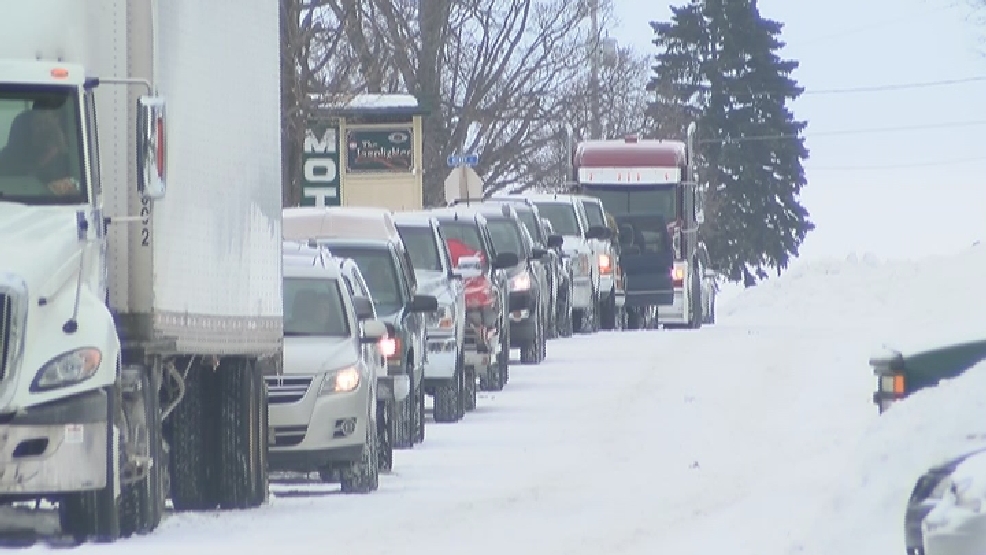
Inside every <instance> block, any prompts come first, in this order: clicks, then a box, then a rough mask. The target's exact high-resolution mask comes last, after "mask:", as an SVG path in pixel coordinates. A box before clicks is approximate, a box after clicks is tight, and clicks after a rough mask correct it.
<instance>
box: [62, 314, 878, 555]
mask: <svg viewBox="0 0 986 555" xmlns="http://www.w3.org/2000/svg"><path fill="white" fill-rule="evenodd" d="M834 340H835V338H831V337H828V338H825V341H819V337H817V332H815V331H811V330H807V331H806V330H799V329H797V328H794V329H791V328H788V329H784V328H781V327H756V326H749V325H738V326H732V325H729V324H728V323H726V324H722V325H720V326H717V327H713V328H705V329H702V330H699V331H673V332H672V331H666V332H661V331H640V332H633V333H600V334H597V335H594V336H589V337H576V338H572V339H562V340H557V341H553V342H551V344H550V346H549V349H550V350H549V358H548V360H547V361H546V362H545V363H544V364H543V365H541V366H537V367H527V366H521V365H514V366H513V367H512V369H511V380H510V383H509V384H508V385H507V387H506V389H505V391H503V392H502V393H497V394H489V395H486V396H484V398H481V400H480V404H479V408H478V409H477V411H476V412H475V413H471V414H469V415H468V416H467V417H466V419H464V420H463V421H462V422H461V423H459V424H454V425H430V426H429V427H428V429H427V434H428V437H427V440H426V441H425V443H424V444H422V445H420V446H418V447H416V448H415V449H414V450H413V451H405V452H400V453H398V458H397V460H396V465H395V472H394V474H393V475H390V476H384V477H382V481H381V489H380V491H378V492H376V493H374V494H371V495H368V496H343V495H339V494H336V493H334V490H336V489H337V487H336V486H321V485H310V486H309V485H298V484H291V485H280V484H279V485H275V486H274V487H273V491H274V494H275V497H273V498H272V500H271V503H270V505H269V506H266V507H263V508H261V509H259V510H253V511H242V512H234V513H223V514H218V513H217V514H212V513H207V514H182V515H177V516H172V517H170V518H168V519H167V520H166V522H165V523H164V524H163V525H162V527H161V528H160V529H159V530H158V531H157V532H156V533H154V534H152V535H150V536H147V537H141V538H135V539H132V540H129V541H124V542H120V543H118V544H116V545H113V546H105V545H102V546H84V547H82V548H81V549H82V551H83V552H85V551H87V550H90V549H92V550H95V549H98V550H99V552H100V553H103V552H113V551H114V550H121V551H127V550H131V549H134V548H139V549H140V552H141V553H142V555H152V554H156V553H162V554H163V553H168V554H169V555H173V553H174V550H175V549H176V548H181V547H185V546H188V547H190V546H195V547H196V548H200V547H201V548H203V549H205V548H208V549H209V550H210V551H211V550H215V552H224V553H225V552H242V551H243V550H245V549H249V548H252V547H259V546H263V545H271V546H273V545H275V544H276V545H278V546H280V547H282V548H292V549H297V550H296V551H294V552H295V553H309V552H310V553H316V552H323V550H324V549H327V548H331V549H332V550H333V551H336V550H339V551H347V552H351V553H360V554H373V553H393V552H394V551H395V550H399V551H401V552H403V553H422V554H423V553H429V554H435V553H456V552H461V551H462V550H463V549H468V551H469V552H470V553H477V554H486V553H489V554H494V553H495V554H498V555H499V554H503V553H559V554H562V553H565V554H579V553H585V554H590V553H592V554H597V553H640V554H645V553H647V554H652V553H657V552H662V551H664V552H667V551H666V550H667V549H673V550H674V552H675V553H708V552H709V551H708V549H710V548H711V547H712V546H713V545H716V544H717V543H718V544H720V545H728V546H730V552H731V553H737V552H739V551H742V550H741V549H740V548H747V547H748V548H749V549H748V550H747V552H749V553H758V554H763V553H768V552H770V551H771V550H774V552H779V550H782V549H783V548H785V547H786V546H787V539H786V535H785V534H782V533H779V532H778V530H784V529H786V528H788V527H794V526H797V525H798V523H800V522H801V520H799V519H800V517H801V515H800V514H799V513H798V511H797V507H798V506H800V505H803V503H797V501H798V500H797V498H796V497H795V498H791V499H790V500H791V501H792V503H791V504H790V506H785V505H780V504H778V498H777V495H776V494H777V491H778V487H780V486H784V485H785V483H786V482H785V481H787V482H791V483H797V482H799V480H798V478H799V477H800V475H801V474H803V471H804V470H805V465H806V464H808V463H810V462H811V461H812V460H813V459H817V458H818V457H820V456H823V455H824V454H825V453H826V452H827V451H828V450H829V449H830V448H831V440H830V438H831V437H833V436H839V435H840V434H843V433H844V432H845V433H849V432H851V430H848V429H840V426H845V427H847V428H855V429H858V427H857V426H856V423H858V418H859V413H860V412H862V413H866V412H868V411H871V407H869V406H868V404H867V399H866V395H867V394H868V390H869V388H870V387H871V384H872V382H871V380H866V379H862V380H858V382H859V388H858V389H859V390H858V395H855V396H852V395H850V396H849V397H847V396H846V395H845V393H844V392H845V390H846V387H845V385H846V384H845V382H844V381H843V382H841V383H840V384H839V386H838V387H835V386H833V385H831V384H827V383H826V382H827V381H828V380H826V379H825V376H832V375H833V370H837V369H838V368H839V367H842V368H845V367H847V366H849V367H852V366H855V367H856V368H858V367H859V361H860V358H859V356H860V353H858V352H856V353H854V352H853V351H852V350H848V351H840V352H836V351H833V349H832V348H831V345H832V342H833V341H834ZM862 356H865V355H862ZM835 373H838V372H835ZM864 377H865V376H864ZM854 414H855V416H854ZM309 491H310V492H311V493H312V495H311V496H298V494H302V493H306V492H309ZM279 492H281V493H283V494H290V495H291V496H290V497H277V493H279ZM328 492H332V493H328ZM764 495H766V496H768V497H769V499H770V501H771V504H770V505H769V506H766V507H763V506H759V505H760V498H763V497H764ZM780 501H784V499H780ZM750 503H753V504H754V505H755V506H756V509H757V510H758V511H763V512H762V513H760V514H759V515H757V516H756V517H755V518H752V519H751V518H750V516H751V515H749V514H747V515H746V518H744V523H743V524H742V525H737V524H738V523H735V522H733V520H732V518H731V517H732V516H733V515H734V514H735V512H736V510H739V511H740V512H741V513H745V512H746V511H745V510H744V507H747V506H748V504H750ZM802 512H803V511H802ZM751 523H754V524H755V525H754V526H751ZM758 523H759V524H758ZM709 542H713V543H709ZM716 542H717V543H716Z"/></svg>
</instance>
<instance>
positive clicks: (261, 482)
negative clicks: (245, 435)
mask: <svg viewBox="0 0 986 555" xmlns="http://www.w3.org/2000/svg"><path fill="white" fill-rule="evenodd" d="M253 368H254V371H253V383H254V387H255V388H256V390H257V392H258V393H257V402H258V403H260V420H259V422H258V427H257V430H256V436H255V439H254V440H253V441H255V442H256V444H257V446H258V449H257V451H256V459H255V467H254V476H255V479H254V488H253V497H252V499H251V506H255V507H258V506H260V505H263V504H264V503H266V502H267V500H268V497H269V495H270V494H269V492H270V473H269V470H268V466H269V465H268V459H269V457H270V444H269V443H268V441H267V430H268V428H269V427H270V406H269V405H268V403H267V381H266V380H264V374H263V370H261V369H260V367H259V366H258V365H257V363H256V361H253Z"/></svg>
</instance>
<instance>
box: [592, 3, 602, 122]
mask: <svg viewBox="0 0 986 555" xmlns="http://www.w3.org/2000/svg"><path fill="white" fill-rule="evenodd" d="M589 19H590V21H591V25H592V38H591V41H592V51H591V52H590V53H589V66H590V70H589V71H590V75H589V112H590V115H589V119H590V121H589V129H590V131H589V133H590V137H589V138H591V139H602V138H603V137H602V134H603V132H602V122H601V121H600V119H601V118H600V114H599V55H600V50H601V45H600V43H599V0H589Z"/></svg>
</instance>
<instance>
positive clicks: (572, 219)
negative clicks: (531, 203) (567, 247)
mask: <svg viewBox="0 0 986 555" xmlns="http://www.w3.org/2000/svg"><path fill="white" fill-rule="evenodd" d="M537 207H538V212H540V213H541V217H542V218H547V220H548V221H549V222H551V227H552V228H554V230H555V233H557V234H558V235H578V236H581V235H582V233H581V232H580V231H579V220H578V218H577V216H576V215H575V207H574V206H572V204H571V203H568V202H539V203H537Z"/></svg>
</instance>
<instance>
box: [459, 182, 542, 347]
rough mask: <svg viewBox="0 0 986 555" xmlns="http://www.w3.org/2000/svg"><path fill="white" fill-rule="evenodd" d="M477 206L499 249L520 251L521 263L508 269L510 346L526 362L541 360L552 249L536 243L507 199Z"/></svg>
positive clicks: (518, 256) (517, 253)
mask: <svg viewBox="0 0 986 555" xmlns="http://www.w3.org/2000/svg"><path fill="white" fill-rule="evenodd" d="M476 210H477V211H478V212H480V213H481V214H483V216H485V217H486V225H487V226H488V227H489V229H490V236H491V237H492V238H493V249H494V250H495V251H496V252H498V253H503V252H511V253H514V254H516V255H517V258H518V261H517V265H516V266H513V267H511V268H509V270H508V275H507V278H508V284H509V285H508V289H509V291H510V346H511V347H515V348H519V349H520V361H521V362H522V363H524V364H540V363H541V361H542V360H544V357H545V356H546V355H547V339H546V335H545V328H546V327H547V323H548V321H549V320H548V298H549V293H548V278H547V271H546V269H545V266H544V263H542V260H543V259H544V258H546V257H547V256H548V251H547V250H546V249H544V248H542V247H536V246H535V245H534V242H533V241H532V240H531V236H530V234H529V233H528V232H527V228H526V227H525V226H524V224H523V223H521V221H520V217H519V216H518V215H517V210H516V209H515V208H514V207H513V206H512V205H510V204H507V203H489V202H485V203H482V204H478V205H476Z"/></svg>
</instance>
